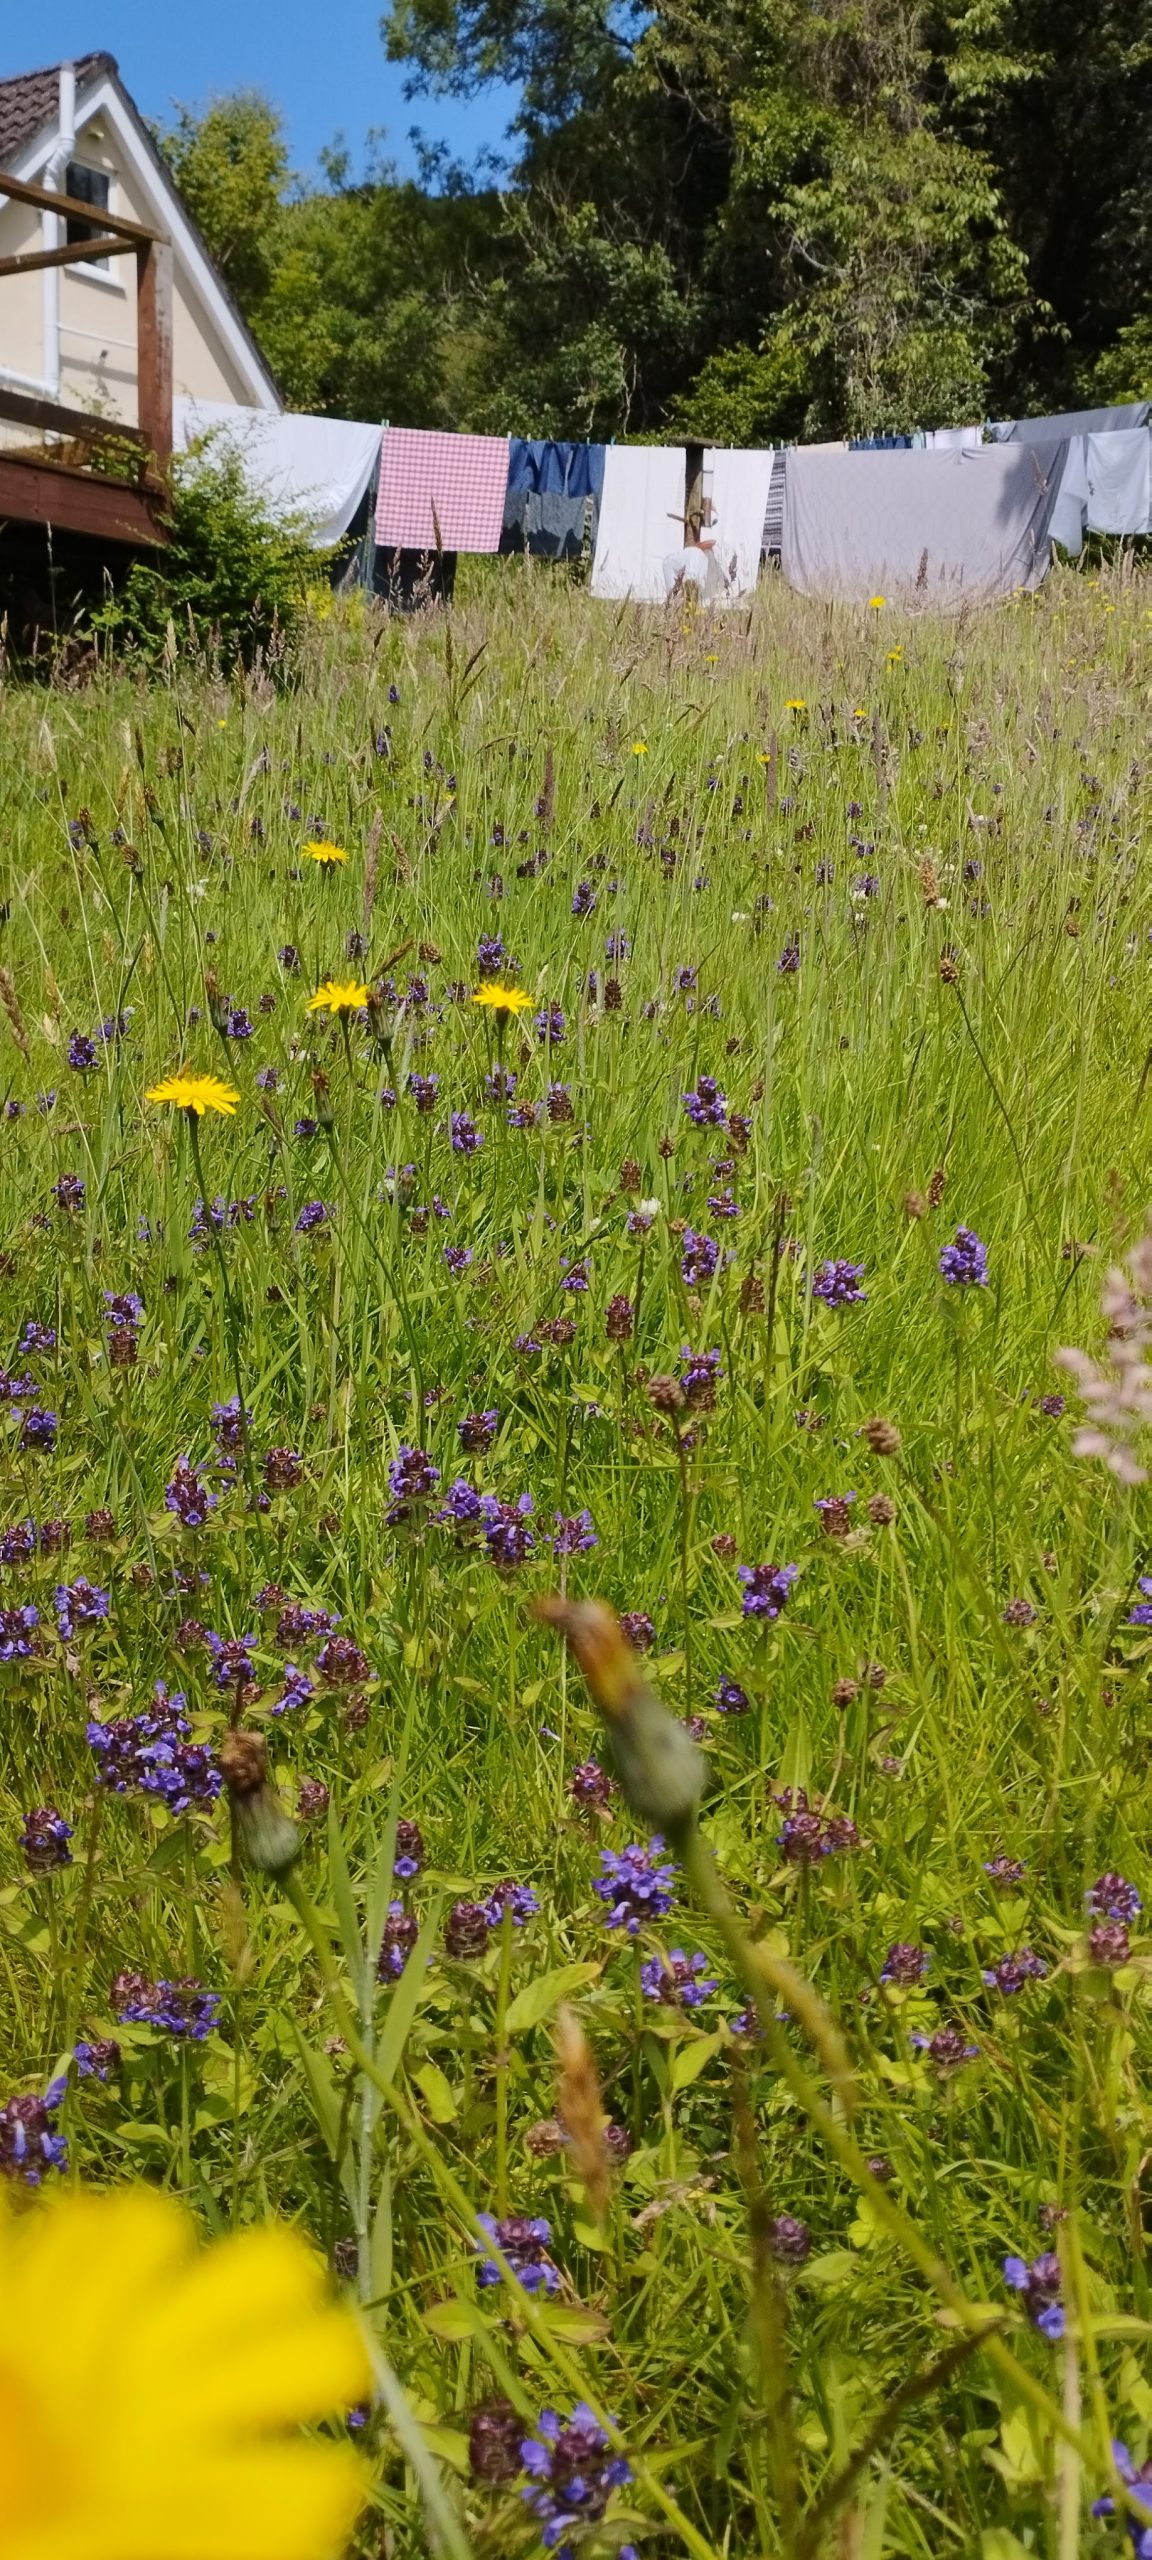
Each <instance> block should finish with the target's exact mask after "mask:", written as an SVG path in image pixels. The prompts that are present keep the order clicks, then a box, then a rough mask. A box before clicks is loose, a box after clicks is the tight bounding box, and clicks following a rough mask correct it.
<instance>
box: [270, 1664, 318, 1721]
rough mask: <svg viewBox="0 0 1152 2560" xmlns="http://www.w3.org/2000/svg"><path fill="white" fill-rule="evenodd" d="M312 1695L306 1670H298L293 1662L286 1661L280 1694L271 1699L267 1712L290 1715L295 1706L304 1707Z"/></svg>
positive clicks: (275, 1714) (276, 1714)
mask: <svg viewBox="0 0 1152 2560" xmlns="http://www.w3.org/2000/svg"><path fill="white" fill-rule="evenodd" d="M314 1696H315V1691H314V1689H313V1685H312V1682H311V1681H310V1679H309V1678H308V1674H307V1672H306V1671H300V1670H298V1669H297V1667H296V1664H295V1663H294V1662H286V1663H285V1665H284V1687H283V1689H282V1691H281V1693H280V1696H279V1697H278V1698H276V1699H275V1700H274V1701H273V1704H272V1706H271V1708H270V1710H269V1712H270V1714H272V1715H274V1716H289V1715H292V1714H293V1712H294V1711H295V1709H296V1708H297V1707H306V1706H307V1704H308V1701H309V1699H310V1698H311V1697H314Z"/></svg>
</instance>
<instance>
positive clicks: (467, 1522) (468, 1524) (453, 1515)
mask: <svg viewBox="0 0 1152 2560" xmlns="http://www.w3.org/2000/svg"><path fill="white" fill-rule="evenodd" d="M435 1518H436V1519H437V1520H438V1521H443V1522H445V1523H446V1524H447V1525H449V1526H450V1527H451V1528H454V1529H474V1528H475V1527H476V1526H477V1524H478V1522H480V1521H482V1520H483V1518H484V1504H483V1500H482V1497H481V1496H480V1494H478V1493H477V1491H476V1488H475V1485H471V1484H469V1482H468V1479H467V1476H457V1478H456V1481H455V1483H454V1484H450V1485H449V1487H448V1491H447V1493H446V1494H445V1496H444V1500H443V1502H442V1504H441V1506H440V1509H439V1511H437V1512H436V1514H435Z"/></svg>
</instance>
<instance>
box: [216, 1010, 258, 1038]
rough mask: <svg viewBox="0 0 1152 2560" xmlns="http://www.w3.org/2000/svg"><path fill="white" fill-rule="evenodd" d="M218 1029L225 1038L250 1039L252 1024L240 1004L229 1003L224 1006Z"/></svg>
mask: <svg viewBox="0 0 1152 2560" xmlns="http://www.w3.org/2000/svg"><path fill="white" fill-rule="evenodd" d="M220 1030H221V1031H222V1033H223V1035H224V1038H225V1039H226V1040H250V1039H251V1037H252V1024H251V1021H250V1019H249V1016H248V1014H247V1013H246V1012H245V1010H244V1007H243V1005H242V1004H231V1005H229V1006H228V1007H227V1008H226V1011H225V1014H224V1019H223V1021H222V1022H221V1024H220Z"/></svg>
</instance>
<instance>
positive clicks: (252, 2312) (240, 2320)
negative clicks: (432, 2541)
mask: <svg viewBox="0 0 1152 2560" xmlns="http://www.w3.org/2000/svg"><path fill="white" fill-rule="evenodd" d="M0 2301H3V2304H4V2329H3V2337H2V2338H0V2410H2V2411H3V2422H2V2435H0V2443H2V2447H3V2464H2V2467H0V2547H2V2548H3V2550H4V2551H5V2553H10V2554H11V2555H12V2560H32V2556H33V2554H34V2555H35V2560H105V2555H111V2554H115V2560H191V2555H193V2554H194V2555H195V2560H236V2554H237V2552H243V2553H244V2555H245V2560H336V2555H337V2554H338V2553H339V2552H340V2551H341V2550H342V2549H343V2547H344V2543H345V2539H346V2537H347V2535H348V2533H349V2532H350V2530H351V2528H352V2526H353V2524H354V2523H355V2520H356V2516H357V2513H358V2511H359V2509H360V2507H361V2506H362V2504H363V2500H364V2491H365V2487H366V2485H367V2484H366V2478H365V2473H364V2471H363V2468H362V2466H361V2464H360V2462H359V2460H358V2458H357V2456H356V2455H355V2454H354V2453H353V2451H352V2449H351V2447H350V2446H347V2445H335V2444H332V2443H327V2444H324V2443H319V2442H312V2443H309V2442H306V2441H303V2440H301V2439H300V2438H299V2437H298V2436H297V2435H296V2429H297V2428H298V2426H299V2425H300V2423H301V2421H302V2420H306V2419H312V2418H319V2417H323V2416H326V2415H328V2414H330V2413H332V2414H334V2413H335V2412H336V2411H338V2410H339V2409H341V2408H347V2407H348V2406H349V2404H350V2403H354V2402H355V2401H356V2400H358V2399H362V2398H363V2397H364V2395H365V2393H366V2391H367V2390H368V2389H369V2388H370V2387H371V2374H370V2367H369V2362H368V2356H367V2352H366V2349H365V2345H364V2341H363V2339H362V2337H361V2335H360V2332H359V2329H358V2327H357V2324H356V2321H355V2318H354V2317H353V2315H352V2313H351V2312H350V2311H349V2310H347V2309H346V2308H344V2307H342V2306H340V2305H339V2304H337V2303H336V2302H334V2301H333V2300H332V2298H331V2296H330V2295H329V2293H328V2289H327V2286H326V2283H325V2279H324V2272H323V2269H322V2267H321V2265H320V2263H319V2261H318V2260H317V2259H316V2258H315V2257H314V2256H313V2254H312V2252H311V2250H310V2249H309V2248H308V2247H307V2245H306V2243H305V2242H304V2241H303V2240H302V2239H301V2238H300V2237H299V2236H298V2234H296V2233H295V2232H293V2231H290V2230H288V2229H287V2228H285V2227H284V2226H282V2225H278V2224H275V2223H271V2224H265V2225H264V2226H263V2227H262V2228H260V2229H253V2230H247V2231H242V2232H237V2233H234V2234H232V2235H231V2236H229V2237H228V2238H226V2239H223V2240H218V2241H216V2242H214V2243H213V2244H212V2245H211V2246H210V2247H208V2248H206V2249H201V2248H200V2247H199V2246H198V2245H197V2236H196V2231H195V2226H194V2225H193V2222H192V2220H191V2217H190V2216H189V2215H188V2214H187V2213H185V2211H184V2210H183V2208H182V2206H180V2205H178V2204H177V2203H176V2202H175V2200H174V2198H172V2197H171V2196H165V2195H160V2194H158V2193H157V2192H156V2190H155V2189H154V2188H150V2187H128V2188H121V2189H120V2190H119V2191H116V2192H111V2193H106V2194H103V2195H82V2194H77V2195H66V2196H61V2197H59V2198H54V2199H53V2201H52V2202H51V2204H49V2205H47V2206H45V2207H44V2208H42V2209H38V2210H37V2211H36V2212H35V2213H19V2214H18V2213H15V2212H13V2211H12V2209H11V2207H10V2206H8V2205H6V2204H4V2203H3V2202H2V2201H0Z"/></svg>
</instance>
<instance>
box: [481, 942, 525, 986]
mask: <svg viewBox="0 0 1152 2560" xmlns="http://www.w3.org/2000/svg"><path fill="white" fill-rule="evenodd" d="M519 966H520V963H519V961H518V960H513V958H512V956H511V954H510V953H509V952H508V951H506V950H505V948H504V937H503V935H502V934H499V933H482V934H481V936H480V939H479V942H478V943H477V945H476V967H477V971H478V973H479V975H480V977H482V978H498V977H499V976H500V974H501V972H502V971H503V972H506V973H507V975H508V976H509V977H511V976H512V975H513V974H514V972H515V971H516V970H517V969H518V968H519Z"/></svg>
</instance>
